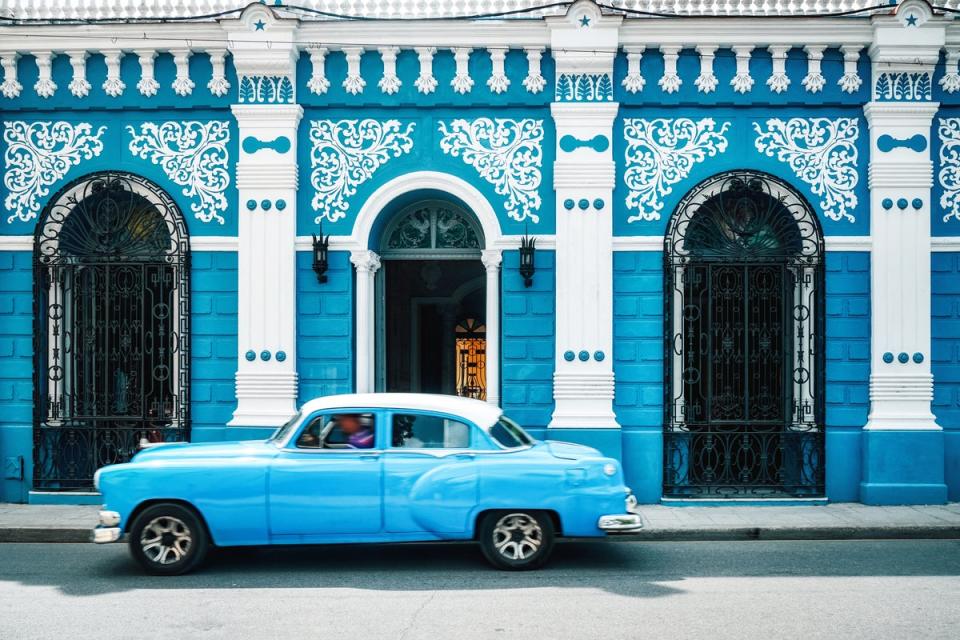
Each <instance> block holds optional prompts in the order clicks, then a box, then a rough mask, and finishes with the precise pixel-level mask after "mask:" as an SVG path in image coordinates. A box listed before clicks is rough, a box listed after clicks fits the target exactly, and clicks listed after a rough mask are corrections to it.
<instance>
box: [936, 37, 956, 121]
mask: <svg viewBox="0 0 960 640" xmlns="http://www.w3.org/2000/svg"><path fill="white" fill-rule="evenodd" d="M958 62H960V47H947V58H946V61H945V63H944V74H943V77H942V78H940V86H941V87H943V90H944V91H946V92H947V93H956V92H957V91H960V73H957V64H958ZM940 122H941V126H942V122H943V120H941V121H940Z"/></svg>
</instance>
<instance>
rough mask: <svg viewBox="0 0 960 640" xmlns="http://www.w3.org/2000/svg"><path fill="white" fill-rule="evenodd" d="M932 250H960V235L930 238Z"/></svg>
mask: <svg viewBox="0 0 960 640" xmlns="http://www.w3.org/2000/svg"><path fill="white" fill-rule="evenodd" d="M930 250H931V251H943V252H953V251H957V252H960V236H941V237H934V238H930Z"/></svg>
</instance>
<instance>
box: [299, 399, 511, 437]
mask: <svg viewBox="0 0 960 640" xmlns="http://www.w3.org/2000/svg"><path fill="white" fill-rule="evenodd" d="M367 407H369V408H371V409H412V410H417V411H437V412H440V413H449V414H453V415H455V416H461V417H463V418H466V419H467V420H469V421H470V422H473V423H474V424H476V425H477V426H478V427H482V428H484V429H487V428H489V427H490V426H492V425H493V423H495V422H496V421H497V420H499V419H500V416H501V415H502V414H503V409H501V408H500V407H497V406H495V405H492V404H490V403H488V402H483V401H481V400H473V399H471V398H461V397H459V396H446V395H440V394H429V393H345V394H341V395H334V396H324V397H322V398H315V399H313V400H309V401H307V402H305V403H304V405H303V407H301V409H300V410H301V412H302V413H303V414H307V413H313V412H314V411H325V410H327V409H362V408H367Z"/></svg>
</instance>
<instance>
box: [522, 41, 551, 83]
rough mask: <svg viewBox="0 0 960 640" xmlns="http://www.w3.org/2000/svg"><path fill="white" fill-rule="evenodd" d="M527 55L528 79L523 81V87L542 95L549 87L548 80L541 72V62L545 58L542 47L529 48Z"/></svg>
mask: <svg viewBox="0 0 960 640" xmlns="http://www.w3.org/2000/svg"><path fill="white" fill-rule="evenodd" d="M526 53H527V77H526V78H524V79H523V87H524V88H525V89H526V90H527V91H529V92H530V93H540V92H541V91H543V90H544V89H545V88H546V86H547V79H546V78H544V77H543V73H542V72H541V71H540V60H541V59H542V58H543V49H542V48H541V47H529V48H527V49H526Z"/></svg>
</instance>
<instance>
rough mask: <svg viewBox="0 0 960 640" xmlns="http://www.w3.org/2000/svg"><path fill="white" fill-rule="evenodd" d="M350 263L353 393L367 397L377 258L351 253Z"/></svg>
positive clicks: (373, 355)
mask: <svg viewBox="0 0 960 640" xmlns="http://www.w3.org/2000/svg"><path fill="white" fill-rule="evenodd" d="M350 262H352V263H353V266H354V268H355V269H356V272H357V290H356V301H357V308H356V313H355V315H356V344H357V357H356V365H355V366H356V381H357V382H356V392H357V393H371V392H372V391H373V390H374V388H375V382H374V374H375V372H376V363H375V362H374V359H375V358H376V340H375V335H374V327H375V326H376V324H375V322H374V320H375V316H376V301H375V300H374V277H375V276H376V274H377V270H378V269H379V268H380V256H378V255H377V254H376V253H374V252H373V251H369V250H366V249H364V250H362V251H351V252H350Z"/></svg>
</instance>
